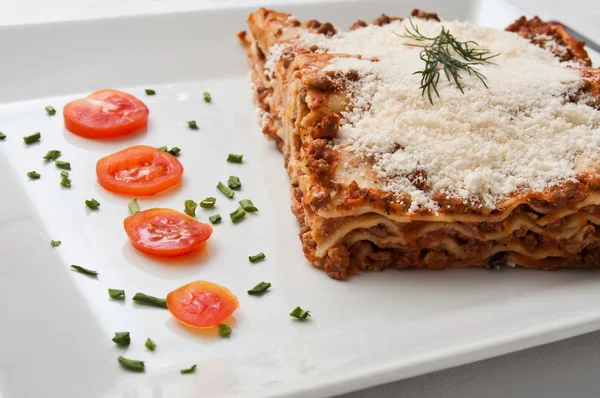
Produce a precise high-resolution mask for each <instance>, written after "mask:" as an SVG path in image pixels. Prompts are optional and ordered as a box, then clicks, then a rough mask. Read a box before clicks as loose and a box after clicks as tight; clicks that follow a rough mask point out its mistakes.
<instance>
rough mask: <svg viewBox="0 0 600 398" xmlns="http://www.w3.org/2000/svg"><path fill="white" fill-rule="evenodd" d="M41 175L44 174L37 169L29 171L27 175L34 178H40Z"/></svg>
mask: <svg viewBox="0 0 600 398" xmlns="http://www.w3.org/2000/svg"><path fill="white" fill-rule="evenodd" d="M41 176H42V175H41V174H40V173H38V172H37V171H30V172H28V173H27V177H29V178H31V179H32V180H39V179H40V177H41Z"/></svg>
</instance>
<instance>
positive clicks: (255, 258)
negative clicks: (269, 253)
mask: <svg viewBox="0 0 600 398" xmlns="http://www.w3.org/2000/svg"><path fill="white" fill-rule="evenodd" d="M265 257H266V256H265V253H263V252H260V253H258V254H256V255H254V256H248V260H250V262H251V263H255V262H257V261H260V260H264V258H265Z"/></svg>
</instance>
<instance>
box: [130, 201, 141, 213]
mask: <svg viewBox="0 0 600 398" xmlns="http://www.w3.org/2000/svg"><path fill="white" fill-rule="evenodd" d="M127 207H128V208H129V214H135V213H139V212H140V206H139V205H138V202H137V199H136V198H133V199H131V200H130V201H129V203H128V204H127Z"/></svg>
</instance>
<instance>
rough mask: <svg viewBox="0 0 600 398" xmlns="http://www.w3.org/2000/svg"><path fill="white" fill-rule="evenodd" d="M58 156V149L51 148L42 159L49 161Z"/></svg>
mask: <svg viewBox="0 0 600 398" xmlns="http://www.w3.org/2000/svg"><path fill="white" fill-rule="evenodd" d="M59 157H60V151H58V150H56V149H51V150H49V151H48V152H47V153H46V155H45V156H44V160H47V161H49V162H51V161H53V160H56V159H58V158H59Z"/></svg>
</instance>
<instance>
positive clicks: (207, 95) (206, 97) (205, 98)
mask: <svg viewBox="0 0 600 398" xmlns="http://www.w3.org/2000/svg"><path fill="white" fill-rule="evenodd" d="M202 96H203V97H204V102H210V101H212V97H211V96H210V93H209V92H208V91H205V92H203V93H202Z"/></svg>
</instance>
